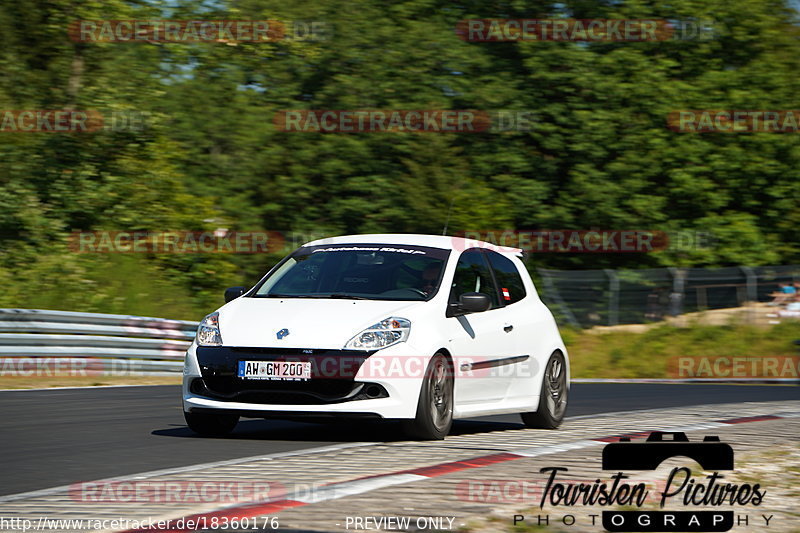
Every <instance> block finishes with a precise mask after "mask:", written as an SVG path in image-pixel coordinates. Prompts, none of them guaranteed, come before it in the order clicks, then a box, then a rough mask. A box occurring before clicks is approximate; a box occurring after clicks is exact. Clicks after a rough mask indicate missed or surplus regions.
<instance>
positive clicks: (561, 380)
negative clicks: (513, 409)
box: [521, 352, 569, 429]
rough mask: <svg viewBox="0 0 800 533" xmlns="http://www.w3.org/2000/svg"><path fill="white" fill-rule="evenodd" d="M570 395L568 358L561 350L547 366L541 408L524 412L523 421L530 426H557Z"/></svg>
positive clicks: (552, 427) (540, 402)
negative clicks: (531, 411)
mask: <svg viewBox="0 0 800 533" xmlns="http://www.w3.org/2000/svg"><path fill="white" fill-rule="evenodd" d="M568 395H569V384H568V383H567V363H566V359H565V358H564V355H563V354H562V353H561V352H555V353H553V355H551V356H550V359H549V360H548V361H547V366H546V367H545V372H544V377H543V378H542V390H541V392H540V393H539V408H538V409H537V410H536V411H535V412H533V413H522V415H521V416H522V422H523V423H524V424H525V425H526V426H528V427H529V428H540V429H555V428H557V427H558V426H560V425H561V421H562V420H564V414H565V413H566V412H567V396H568Z"/></svg>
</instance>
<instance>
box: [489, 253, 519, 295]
mask: <svg viewBox="0 0 800 533" xmlns="http://www.w3.org/2000/svg"><path fill="white" fill-rule="evenodd" d="M486 257H488V258H489V264H491V265H492V270H494V277H495V279H497V285H498V288H499V289H500V296H501V297H502V298H503V300H504V301H505V303H506V304H513V303H515V302H518V301H520V300H522V299H523V298H525V295H526V292H525V284H524V283H523V282H522V276H520V274H519V270H517V265H515V264H514V262H513V261H512V260H511V259H509V258H508V257H505V256H503V255H500V254H498V253H497V252H493V251H491V250H487V251H486Z"/></svg>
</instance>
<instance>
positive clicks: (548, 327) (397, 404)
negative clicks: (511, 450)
mask: <svg viewBox="0 0 800 533" xmlns="http://www.w3.org/2000/svg"><path fill="white" fill-rule="evenodd" d="M520 255H521V252H520V251H519V250H517V249H513V248H504V247H498V246H495V245H492V244H488V243H485V242H480V241H473V240H468V239H462V238H457V237H444V236H433V235H355V236H346V237H335V238H331V239H324V240H320V241H314V242H310V243H308V244H306V245H304V246H302V247H301V248H299V249H297V250H296V251H295V252H294V253H292V254H291V255H289V256H288V257H286V258H285V259H283V260H282V261H281V262H280V263H278V264H277V265H276V266H275V267H274V268H273V269H272V270H270V271H269V272H268V273H267V274H266V275H265V276H264V277H263V278H262V279H261V280H260V281H259V282H258V283H257V284H256V285H255V286H254V287H252V288H250V289H249V290H248V289H245V288H244V287H233V288H231V289H228V290H227V291H226V293H225V300H226V301H227V303H226V304H225V305H224V306H222V307H220V308H219V309H218V310H217V311H215V312H214V313H211V314H210V315H208V316H207V317H205V318H204V319H203V321H202V322H201V324H200V327H199V328H198V332H197V337H196V338H195V340H194V342H193V343H192V345H191V346H190V347H189V350H188V351H187V353H186V362H185V366H184V378H183V410H184V414H185V417H186V422H187V423H188V425H189V427H190V428H191V429H192V430H194V431H195V432H197V433H200V434H202V435H224V434H226V433H228V432H230V431H231V430H232V429H233V428H234V427H235V426H236V424H237V422H238V420H239V418H240V417H250V418H289V419H294V418H301V417H306V418H308V417H311V418H327V417H335V416H341V417H348V418H357V417H368V418H369V417H371V418H383V419H401V420H403V421H404V424H405V426H406V429H407V431H408V433H409V434H410V435H412V436H414V437H416V438H420V439H443V438H444V437H445V436H446V435H447V434H448V432H449V431H450V427H451V425H452V421H453V419H454V418H467V417H475V416H482V415H493V414H503V413H521V414H522V420H523V422H524V423H525V424H526V425H527V426H529V427H538V428H556V427H558V425H559V424H560V423H561V420H562V419H563V417H564V413H565V410H566V406H567V395H568V393H569V359H568V356H567V350H566V348H565V347H564V343H563V342H562V340H561V336H560V335H559V332H558V328H557V327H556V323H555V320H554V319H553V316H552V314H551V313H550V311H549V310H548V309H547V307H546V306H545V305H544V304H543V303H542V301H541V300H540V299H539V297H538V295H537V293H536V289H535V288H534V286H533V282H532V281H531V279H530V276H529V275H528V272H527V270H526V269H525V266H524V265H523V263H522V261H521V260H520V258H519V257H520Z"/></svg>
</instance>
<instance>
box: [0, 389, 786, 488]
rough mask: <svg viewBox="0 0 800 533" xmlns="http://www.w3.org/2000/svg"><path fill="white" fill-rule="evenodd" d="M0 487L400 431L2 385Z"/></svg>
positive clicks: (467, 423)
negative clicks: (228, 423)
mask: <svg viewBox="0 0 800 533" xmlns="http://www.w3.org/2000/svg"><path fill="white" fill-rule="evenodd" d="M799 398H800V389H798V388H797V387H795V386H763V385H756V386H747V385H711V384H708V385H705V384H692V385H688V384H687V385H667V384H618V383H608V384H584V383H581V384H573V385H572V389H571V398H570V407H569V410H568V413H567V415H568V416H580V415H592V414H597V413H608V412H615V411H628V410H634V409H654V408H665V407H680V406H684V405H685V406H695V405H703V404H713V403H729V402H748V401H752V402H764V401H779V400H796V399H799ZM0 409H1V410H2V413H3V416H2V420H0V471H1V472H3V477H2V483H1V484H0V495H7V494H15V493H19V492H26V491H32V490H37V489H44V488H49V487H54V486H58V485H66V484H69V483H74V482H78V481H90V480H96V479H102V478H108V477H114V476H120V475H125V474H134V473H137V472H145V471H149V470H157V469H163V468H170V467H179V466H186V465H191V464H196V463H204V462H213V461H222V460H226V459H234V458H238V457H248V456H254V455H264V454H270V453H277V452H285V451H291V450H299V449H304V448H314V447H319V446H325V445H328V444H334V443H340V442H362V441H389V440H404V439H403V437H402V434H401V433H400V432H399V430H398V429H399V428H398V427H397V425H396V424H391V423H376V422H372V423H364V422H362V423H359V424H349V423H348V424H342V423H340V424H337V425H333V424H331V425H317V424H305V423H296V422H283V421H265V420H244V421H242V422H240V424H239V426H238V427H237V429H236V431H235V432H234V434H233V435H232V436H231V437H230V438H226V439H204V438H198V437H195V436H194V434H193V433H192V432H191V431H189V429H187V428H186V426H185V424H184V421H183V414H182V412H181V406H180V389H179V387H178V386H151V387H119V388H94V389H92V388H89V389H62V390H49V391H48V390H40V391H13V392H11V391H9V392H0ZM519 426H520V422H519V417H518V416H517V415H508V416H494V417H486V418H480V419H473V420H463V421H457V422H456V424H455V427H454V432H455V433H460V434H463V433H478V432H488V431H502V430H503V429H507V428H513V427H519Z"/></svg>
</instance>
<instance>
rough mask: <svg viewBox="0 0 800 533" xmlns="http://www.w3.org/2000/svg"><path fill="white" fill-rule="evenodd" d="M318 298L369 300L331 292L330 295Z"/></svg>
mask: <svg viewBox="0 0 800 533" xmlns="http://www.w3.org/2000/svg"><path fill="white" fill-rule="evenodd" d="M319 298H341V299H342V300H370V299H371V298H364V297H363V296H355V295H353V294H343V293H340V292H333V293H331V294H326V295H324V296H319Z"/></svg>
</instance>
